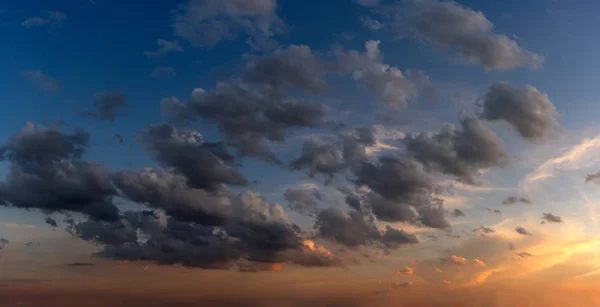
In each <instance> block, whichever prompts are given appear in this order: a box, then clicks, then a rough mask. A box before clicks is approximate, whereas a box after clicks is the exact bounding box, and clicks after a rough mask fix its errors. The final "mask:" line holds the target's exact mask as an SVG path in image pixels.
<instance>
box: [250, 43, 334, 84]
mask: <svg viewBox="0 0 600 307" xmlns="http://www.w3.org/2000/svg"><path fill="white" fill-rule="evenodd" d="M246 60H247V61H246V63H245V64H244V66H243V67H242V69H241V70H242V71H241V80H242V81H243V82H245V83H247V84H250V85H252V86H256V87H258V88H259V89H261V90H263V91H264V92H266V93H270V92H273V93H276V94H279V95H282V94H285V93H286V92H287V91H288V90H290V89H292V88H295V89H298V90H300V91H302V92H303V93H305V94H320V93H322V92H324V91H325V90H327V89H328V86H327V83H326V82H325V79H324V78H325V72H326V70H325V68H326V67H325V63H323V62H322V61H321V60H319V59H318V58H317V57H316V56H315V55H314V54H313V52H312V50H311V49H310V47H308V46H302V45H291V46H289V47H287V48H285V49H278V50H275V51H274V52H273V53H272V54H267V55H263V56H248V57H247V58H246Z"/></svg>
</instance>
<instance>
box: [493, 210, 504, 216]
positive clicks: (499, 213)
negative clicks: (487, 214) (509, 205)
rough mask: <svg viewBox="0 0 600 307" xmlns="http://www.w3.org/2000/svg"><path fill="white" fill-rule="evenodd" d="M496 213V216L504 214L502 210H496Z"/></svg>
mask: <svg viewBox="0 0 600 307" xmlns="http://www.w3.org/2000/svg"><path fill="white" fill-rule="evenodd" d="M494 213H495V214H498V215H501V214H502V212H501V211H500V210H498V209H494Z"/></svg>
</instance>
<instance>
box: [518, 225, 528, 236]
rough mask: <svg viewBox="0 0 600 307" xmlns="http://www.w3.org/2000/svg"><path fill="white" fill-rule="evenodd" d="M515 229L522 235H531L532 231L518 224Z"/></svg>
mask: <svg viewBox="0 0 600 307" xmlns="http://www.w3.org/2000/svg"><path fill="white" fill-rule="evenodd" d="M515 231H516V232H518V233H519V234H520V235H524V236H531V235H532V234H531V232H529V231H528V230H527V229H525V228H523V227H521V226H517V227H516V228H515Z"/></svg>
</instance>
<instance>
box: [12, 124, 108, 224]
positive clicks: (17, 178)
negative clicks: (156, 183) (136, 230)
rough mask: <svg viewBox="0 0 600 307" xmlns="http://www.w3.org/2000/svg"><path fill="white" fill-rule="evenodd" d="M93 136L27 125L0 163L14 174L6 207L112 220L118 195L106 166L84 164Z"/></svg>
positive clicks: (83, 132) (81, 132) (18, 134)
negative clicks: (7, 162) (5, 165)
mask: <svg viewBox="0 0 600 307" xmlns="http://www.w3.org/2000/svg"><path fill="white" fill-rule="evenodd" d="M88 141H89V134H88V133H87V132H85V131H83V130H76V131H75V133H74V134H64V133H63V132H61V131H60V130H59V129H58V128H56V127H42V126H38V127H36V126H35V125H34V124H32V123H27V124H26V125H25V127H24V128H23V129H22V130H21V131H19V132H18V133H16V134H15V135H13V136H12V137H11V138H10V140H9V141H8V142H7V143H5V144H4V145H2V146H1V147H0V159H2V160H8V161H9V162H10V163H11V164H10V169H9V173H8V176H7V178H6V180H5V181H2V182H0V205H4V206H11V207H16V208H22V209H41V210H43V211H46V212H56V211H58V212H62V211H72V212H80V213H83V214H86V215H88V216H91V217H93V218H97V219H103V220H112V219H114V218H116V217H117V213H118V209H117V207H116V206H115V205H114V204H113V203H112V196H115V195H117V191H116V190H115V188H114V187H113V186H112V184H111V182H110V178H109V176H108V172H107V171H106V170H105V169H104V167H103V166H102V165H99V164H95V163H90V162H86V161H83V160H81V159H80V157H81V155H82V154H83V153H84V151H85V149H86V148H87V146H88Z"/></svg>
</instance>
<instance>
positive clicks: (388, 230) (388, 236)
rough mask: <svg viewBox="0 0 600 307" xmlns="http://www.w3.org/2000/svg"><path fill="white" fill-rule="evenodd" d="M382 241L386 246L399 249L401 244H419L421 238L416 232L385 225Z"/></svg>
mask: <svg viewBox="0 0 600 307" xmlns="http://www.w3.org/2000/svg"><path fill="white" fill-rule="evenodd" d="M381 242H382V243H383V244H384V245H385V247H387V248H390V249H397V248H399V247H400V246H401V245H405V244H417V243H419V240H418V239H417V236H415V235H414V234H411V233H408V232H406V231H404V230H402V229H396V228H393V227H391V226H389V225H387V226H385V232H384V233H383V237H382V240H381Z"/></svg>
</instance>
